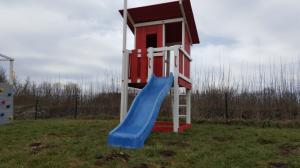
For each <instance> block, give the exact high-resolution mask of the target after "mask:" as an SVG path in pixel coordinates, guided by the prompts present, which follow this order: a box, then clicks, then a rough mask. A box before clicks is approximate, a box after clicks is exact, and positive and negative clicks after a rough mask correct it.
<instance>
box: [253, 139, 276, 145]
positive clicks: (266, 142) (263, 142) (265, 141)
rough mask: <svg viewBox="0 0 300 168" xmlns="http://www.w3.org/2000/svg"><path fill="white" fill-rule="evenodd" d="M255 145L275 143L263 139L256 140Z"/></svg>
mask: <svg viewBox="0 0 300 168" xmlns="http://www.w3.org/2000/svg"><path fill="white" fill-rule="evenodd" d="M257 143H259V144H261V145H268V144H274V143H275V142H274V141H272V140H269V139H264V138H258V139H257Z"/></svg>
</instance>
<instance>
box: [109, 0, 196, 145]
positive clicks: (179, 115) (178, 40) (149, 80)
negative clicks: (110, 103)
mask: <svg viewBox="0 0 300 168" xmlns="http://www.w3.org/2000/svg"><path fill="white" fill-rule="evenodd" d="M124 4H125V5H124V10H121V11H120V13H121V15H122V16H123V17H124V42H123V44H124V45H123V66H122V90H121V109H120V124H119V125H118V126H117V127H116V128H115V129H114V130H112V131H111V132H110V134H109V137H108V143H109V144H110V145H112V146H118V147H126V148H139V147H142V146H143V145H144V142H145V140H146V138H147V137H148V136H149V134H150V133H151V131H158V132H182V131H184V130H185V129H187V128H190V127H191V89H192V81H191V74H190V73H191V62H192V58H191V46H192V45H193V44H198V43H199V42H200V41H199V37H198V33H197V28H196V24H195V20H194V15H193V11H192V6H191V2H190V0H179V1H175V2H169V3H163V4H156V5H151V6H144V7H138V8H131V9H127V1H126V0H125V3H124ZM127 26H128V27H129V28H130V30H131V31H132V32H133V33H134V36H135V49H133V50H127V49H126V36H127ZM128 87H133V88H140V89H142V90H141V91H140V92H139V94H138V95H137V96H136V98H135V99H134V101H133V103H132V105H131V106H130V108H129V110H128V107H127V103H128V101H127V99H128ZM168 94H171V96H172V115H173V120H172V122H159V121H156V120H157V117H158V113H159V111H160V106H161V104H162V102H163V100H164V98H165V97H166V96H167V95H168ZM181 97H185V99H184V100H185V101H184V102H183V101H180V100H181V99H180V98H181ZM170 110H171V109H170ZM180 121H182V122H180Z"/></svg>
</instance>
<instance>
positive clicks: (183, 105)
mask: <svg viewBox="0 0 300 168" xmlns="http://www.w3.org/2000/svg"><path fill="white" fill-rule="evenodd" d="M179 107H187V105H186V104H182V105H179Z"/></svg>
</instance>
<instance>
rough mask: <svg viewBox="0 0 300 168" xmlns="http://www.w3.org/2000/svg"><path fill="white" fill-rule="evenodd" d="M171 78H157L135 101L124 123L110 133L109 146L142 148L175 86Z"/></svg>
mask: <svg viewBox="0 0 300 168" xmlns="http://www.w3.org/2000/svg"><path fill="white" fill-rule="evenodd" d="M173 80H174V77H173V74H172V73H171V74H170V76H169V77H155V76H154V75H153V76H152V77H151V79H150V80H149V82H148V84H147V85H146V86H145V87H144V89H143V90H142V91H141V92H140V93H139V94H138V95H137V97H136V98H135V99H134V101H133V103H132V105H131V107H130V109H129V112H128V113H127V115H126V117H125V119H124V120H123V122H121V123H120V124H119V125H118V126H117V127H116V128H115V129H114V130H112V131H111V132H110V133H109V136H108V144H109V145H111V146H115V147H123V148H133V149H136V148H141V147H143V146H144V142H145V140H146V139H147V137H148V136H149V135H150V133H151V131H152V128H153V127H154V124H155V121H156V119H157V116H158V113H159V110H160V106H161V104H162V102H163V100H164V98H165V97H166V96H167V94H168V91H169V90H170V88H171V87H172V84H173Z"/></svg>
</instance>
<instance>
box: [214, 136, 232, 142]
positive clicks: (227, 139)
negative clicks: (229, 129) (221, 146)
mask: <svg viewBox="0 0 300 168" xmlns="http://www.w3.org/2000/svg"><path fill="white" fill-rule="evenodd" d="M212 139H213V140H214V141H217V142H222V143H227V142H230V141H232V140H233V137H232V136H229V137H225V136H214V137H212Z"/></svg>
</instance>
